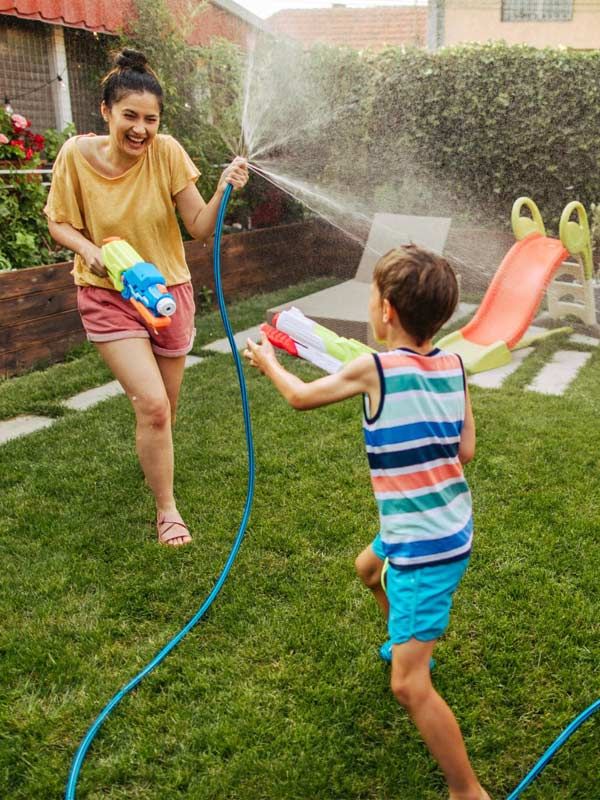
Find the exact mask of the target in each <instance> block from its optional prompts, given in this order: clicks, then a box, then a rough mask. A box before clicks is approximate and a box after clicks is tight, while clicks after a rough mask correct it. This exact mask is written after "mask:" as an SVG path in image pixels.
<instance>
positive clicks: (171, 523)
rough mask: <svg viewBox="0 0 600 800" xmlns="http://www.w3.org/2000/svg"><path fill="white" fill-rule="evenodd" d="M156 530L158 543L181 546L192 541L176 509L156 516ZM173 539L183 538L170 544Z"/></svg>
mask: <svg viewBox="0 0 600 800" xmlns="http://www.w3.org/2000/svg"><path fill="white" fill-rule="evenodd" d="M156 530H157V533H158V541H159V542H160V544H166V545H169V546H170V547H182V546H183V545H185V544H189V543H190V542H191V541H192V537H191V535H190V532H189V530H188V527H187V525H186V524H185V522H184V521H183V520H182V518H181V516H180V515H179V514H178V513H177V512H176V511H171V512H169V513H168V514H159V515H158V516H157V518H156ZM174 539H184V541H183V542H180V544H171V543H172V542H173V540H174Z"/></svg>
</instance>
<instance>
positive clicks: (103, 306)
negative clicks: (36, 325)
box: [77, 283, 196, 357]
mask: <svg viewBox="0 0 600 800" xmlns="http://www.w3.org/2000/svg"><path fill="white" fill-rule="evenodd" d="M169 291H170V292H171V294H172V295H173V297H174V298H175V302H176V303H177V311H176V312H175V313H174V314H173V316H172V317H171V324H170V325H168V326H167V327H166V328H159V329H158V330H156V331H155V330H153V329H152V328H151V327H150V326H148V325H146V323H145V322H144V320H143V319H142V318H141V316H140V315H139V314H138V312H137V311H136V309H135V307H134V305H133V304H132V303H130V302H129V300H124V299H123V298H122V297H121V294H120V293H119V292H117V291H114V290H112V289H101V288H100V287H97V286H78V287H77V308H78V309H79V313H80V314H81V321H82V322H83V327H84V328H85V332H86V334H87V338H88V339H89V341H90V342H114V341H115V340H117V339H150V343H151V346H152V350H153V351H154V352H155V353H156V355H159V356H171V357H175V356H185V355H187V353H189V352H190V350H191V349H192V345H193V344H194V336H195V335H196V329H195V327H194V313H195V310H196V306H195V304H194V290H193V288H192V284H191V283H180V284H179V285H177V286H170V287H169Z"/></svg>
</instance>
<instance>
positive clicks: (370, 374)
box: [244, 334, 379, 411]
mask: <svg viewBox="0 0 600 800" xmlns="http://www.w3.org/2000/svg"><path fill="white" fill-rule="evenodd" d="M244 356H245V357H246V358H247V359H248V360H249V361H250V363H251V364H252V366H253V367H258V369H260V371H261V372H262V373H263V374H265V375H266V376H267V377H268V378H269V379H270V380H271V381H272V383H273V384H274V386H275V388H276V389H277V391H278V392H279V393H280V394H281V395H282V396H283V397H284V398H285V399H286V400H287V402H288V403H289V404H290V405H291V406H292V408H295V409H297V410H298V411H308V410H309V409H311V408H320V407H321V406H326V405H330V404H331V403H338V402H339V401H340V400H345V399H346V398H348V397H354V395H357V394H364V393H366V394H368V395H369V397H370V398H371V400H374V399H375V396H376V393H378V392H379V375H378V373H377V367H376V366H375V361H374V359H373V358H372V356H370V355H364V356H359V357H358V358H356V359H355V360H354V361H351V362H350V363H349V364H347V365H346V366H345V367H344V368H343V369H342V370H340V372H336V373H335V374H334V375H326V376H325V377H323V378H318V379H317V380H315V381H311V382H310V383H305V382H304V381H303V380H301V379H300V378H298V377H297V376H296V375H293V374H292V373H291V372H288V371H287V370H286V369H284V367H282V366H281V364H280V363H279V361H278V360H277V356H276V355H275V351H274V349H273V346H272V345H271V343H270V342H269V340H268V339H267V337H266V336H265V335H264V334H263V335H262V342H261V344H256V343H255V342H253V341H252V340H251V339H248V342H247V347H246V350H245V351H244Z"/></svg>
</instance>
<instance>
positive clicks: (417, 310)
mask: <svg viewBox="0 0 600 800" xmlns="http://www.w3.org/2000/svg"><path fill="white" fill-rule="evenodd" d="M373 283H374V284H375V286H376V287H377V289H378V291H379V295H380V297H381V300H382V301H383V300H387V301H388V302H389V304H390V305H391V306H392V308H393V309H394V311H395V312H396V314H397V315H398V320H399V322H400V325H402V328H403V329H404V330H405V331H406V333H408V334H409V336H411V337H412V338H413V339H414V340H415V343H416V344H417V345H422V344H423V343H424V342H427V341H429V339H431V338H432V337H433V336H434V335H435V334H436V333H437V332H438V331H439V329H440V328H441V327H442V325H443V324H444V323H445V322H447V321H448V320H449V319H450V317H451V316H452V313H453V311H454V309H455V308H456V304H457V302H458V282H457V280H456V275H455V274H454V270H453V269H452V267H451V266H450V264H449V263H448V262H447V261H446V259H445V258H443V257H442V256H439V255H437V254H436V253H431V252H430V251H429V250H424V249H423V248H421V247H417V245H414V244H409V245H405V246H404V247H399V248H396V249H395V250H390V252H389V253H386V255H384V256H382V257H381V258H380V259H379V261H378V262H377V263H376V264H375V269H374V270H373Z"/></svg>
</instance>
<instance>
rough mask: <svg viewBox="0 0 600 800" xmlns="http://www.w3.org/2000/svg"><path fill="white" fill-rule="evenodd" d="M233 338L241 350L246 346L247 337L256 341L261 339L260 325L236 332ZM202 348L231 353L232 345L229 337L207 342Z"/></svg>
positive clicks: (214, 351)
mask: <svg viewBox="0 0 600 800" xmlns="http://www.w3.org/2000/svg"><path fill="white" fill-rule="evenodd" d="M233 338H234V341H235V344H236V347H237V349H238V350H241V349H242V348H244V347H245V346H246V339H254V341H255V342H257V341H260V326H259V325H255V326H254V327H253V328H248V330H245V331H240V332H239V333H234V335H233ZM202 349H203V350H210V351H211V352H213V353H231V347H230V346H229V339H228V338H227V337H225V338H224V339H217V340H216V341H215V342H211V343H210V344H206V345H204V347H203V348H202Z"/></svg>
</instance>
